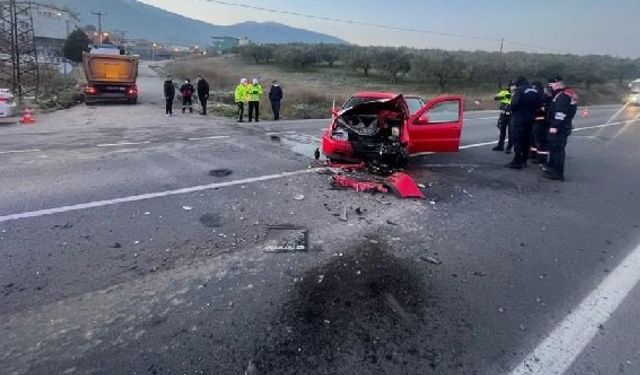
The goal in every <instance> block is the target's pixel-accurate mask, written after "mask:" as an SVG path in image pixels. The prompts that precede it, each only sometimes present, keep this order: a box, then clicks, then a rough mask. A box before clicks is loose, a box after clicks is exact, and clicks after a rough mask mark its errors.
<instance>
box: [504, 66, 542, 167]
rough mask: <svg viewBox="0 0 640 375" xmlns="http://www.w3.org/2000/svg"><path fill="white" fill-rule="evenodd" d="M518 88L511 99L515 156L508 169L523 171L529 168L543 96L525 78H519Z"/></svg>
mask: <svg viewBox="0 0 640 375" xmlns="http://www.w3.org/2000/svg"><path fill="white" fill-rule="evenodd" d="M516 86H517V88H516V90H515V92H514V94H513V97H512V98H511V135H512V136H513V144H514V153H515V155H514V157H513V160H512V161H511V163H509V164H507V167H509V168H513V169H522V168H524V167H526V166H527V158H528V157H529V146H530V143H531V141H530V139H531V129H532V128H533V120H534V118H535V114H536V110H537V109H538V107H539V106H540V102H541V100H542V96H541V93H539V92H538V90H536V88H535V87H532V86H531V85H530V84H529V81H527V79H526V78H524V77H520V78H518V80H517V81H516Z"/></svg>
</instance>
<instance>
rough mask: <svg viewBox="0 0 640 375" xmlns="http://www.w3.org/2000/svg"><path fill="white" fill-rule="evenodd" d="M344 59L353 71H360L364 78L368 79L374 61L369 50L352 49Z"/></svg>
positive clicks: (362, 48)
mask: <svg viewBox="0 0 640 375" xmlns="http://www.w3.org/2000/svg"><path fill="white" fill-rule="evenodd" d="M344 59H345V61H346V62H347V65H348V66H349V67H350V68H352V69H354V70H360V69H362V71H363V72H364V76H365V77H369V71H370V70H371V68H372V67H373V62H374V61H375V58H374V55H373V53H372V51H371V49H369V48H366V47H354V48H353V49H352V50H350V51H349V52H348V53H347V54H346V55H345V57H344Z"/></svg>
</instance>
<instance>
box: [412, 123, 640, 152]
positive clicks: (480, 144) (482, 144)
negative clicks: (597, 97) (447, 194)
mask: <svg viewBox="0 0 640 375" xmlns="http://www.w3.org/2000/svg"><path fill="white" fill-rule="evenodd" d="M636 121H640V120H627V121H619V122H610V123H608V124H601V125H595V126H584V127H580V128H574V129H573V131H574V132H577V131H581V130H589V129H598V128H606V127H607V126H620V125H626V124H629V123H633V122H636ZM496 143H497V141H491V142H482V143H474V144H470V145H463V146H460V150H467V149H470V148H476V147H484V146H490V145H495V144H496ZM431 154H436V152H419V153H417V154H411V157H416V156H424V155H431Z"/></svg>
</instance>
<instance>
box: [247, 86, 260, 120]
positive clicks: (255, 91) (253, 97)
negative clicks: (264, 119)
mask: <svg viewBox="0 0 640 375" xmlns="http://www.w3.org/2000/svg"><path fill="white" fill-rule="evenodd" d="M247 91H248V93H249V95H248V96H249V122H251V121H253V119H254V116H255V119H256V122H260V98H261V97H262V92H263V91H262V85H260V82H258V80H257V79H256V78H254V79H253V83H252V84H251V85H249V87H248V88H247Z"/></svg>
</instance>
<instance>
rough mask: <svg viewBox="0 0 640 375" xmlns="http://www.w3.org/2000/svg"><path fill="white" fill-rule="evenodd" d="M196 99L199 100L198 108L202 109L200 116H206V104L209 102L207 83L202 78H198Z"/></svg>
mask: <svg viewBox="0 0 640 375" xmlns="http://www.w3.org/2000/svg"><path fill="white" fill-rule="evenodd" d="M197 86H198V99H199V100H200V107H202V111H200V114H201V115H203V116H206V115H207V102H208V101H209V82H207V80H206V79H204V78H202V76H200V75H199V76H198V85H197Z"/></svg>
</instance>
